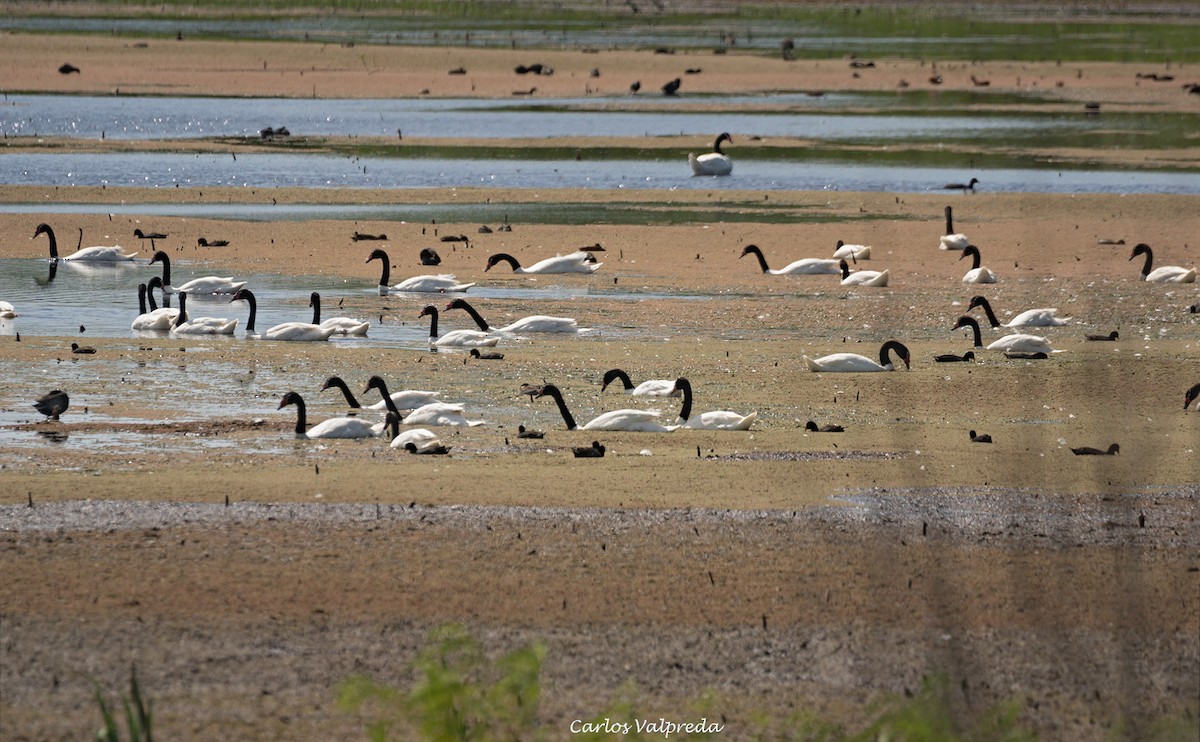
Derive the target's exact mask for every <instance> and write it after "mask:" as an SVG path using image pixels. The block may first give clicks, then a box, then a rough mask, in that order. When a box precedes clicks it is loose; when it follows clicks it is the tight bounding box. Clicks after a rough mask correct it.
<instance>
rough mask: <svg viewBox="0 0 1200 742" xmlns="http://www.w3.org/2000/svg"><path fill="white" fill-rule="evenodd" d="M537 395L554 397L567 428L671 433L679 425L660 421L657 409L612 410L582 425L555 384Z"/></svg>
mask: <svg viewBox="0 0 1200 742" xmlns="http://www.w3.org/2000/svg"><path fill="white" fill-rule="evenodd" d="M534 396H535V397H553V398H554V402H555V404H557V405H558V411H559V412H560V413H561V414H562V417H563V422H565V423H566V424H567V430H627V431H633V432H639V433H670V432H671V431H672V430H675V429H676V428H678V427H679V426H678V425H663V424H662V423H661V422H659V421H658V418H659V417H661V415H660V414H659V413H658V412H657V411H655V410H611V411H609V412H605V413H604V414H602V415H600V416H599V417H597V418H596V419H594V420H592V421H591V422H589V423H587V424H586V425H584V426H582V427H580V426H579V425H578V424H577V423H576V422H575V418H574V417H572V416H571V411H570V410H568V409H567V403H566V402H564V401H563V397H562V392H560V391H559V390H558V387H556V386H554V385H553V384H546V385H545V386H543V387H541V388H540V389H538V390H537V393H536V394H535V395H534Z"/></svg>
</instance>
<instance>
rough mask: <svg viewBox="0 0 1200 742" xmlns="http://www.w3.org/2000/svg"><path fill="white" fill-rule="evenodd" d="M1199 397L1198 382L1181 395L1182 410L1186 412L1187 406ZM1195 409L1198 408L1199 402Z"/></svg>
mask: <svg viewBox="0 0 1200 742" xmlns="http://www.w3.org/2000/svg"><path fill="white" fill-rule="evenodd" d="M1197 397H1200V384H1196V385H1195V386H1193V387H1192V388H1191V389H1188V390H1187V392H1186V393H1185V394H1184V395H1183V411H1184V412H1187V408H1188V407H1190V406H1191V404H1192V402H1195V401H1196V398H1197ZM1196 409H1197V410H1200V404H1198V405H1196Z"/></svg>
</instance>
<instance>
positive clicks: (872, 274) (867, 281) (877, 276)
mask: <svg viewBox="0 0 1200 742" xmlns="http://www.w3.org/2000/svg"><path fill="white" fill-rule="evenodd" d="M838 269H839V271H840V272H841V274H842V285H843V286H876V287H882V286H887V285H888V277H889V276H888V272H887V271H886V270H882V271H854V272H853V273H851V272H850V264H849V263H847V262H846V261H845V260H839V261H838Z"/></svg>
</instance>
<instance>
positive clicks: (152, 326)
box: [129, 283, 179, 332]
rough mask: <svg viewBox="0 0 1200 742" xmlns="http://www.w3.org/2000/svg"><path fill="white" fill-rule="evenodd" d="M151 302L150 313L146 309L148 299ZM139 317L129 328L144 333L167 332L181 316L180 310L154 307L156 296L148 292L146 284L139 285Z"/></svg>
mask: <svg viewBox="0 0 1200 742" xmlns="http://www.w3.org/2000/svg"><path fill="white" fill-rule="evenodd" d="M147 298H149V300H150V308H149V311H147V309H146V299H147ZM138 309H139V310H140V311H139V312H138V316H136V317H134V318H133V322H131V323H130V325H129V328H130V329H131V330H138V331H142V332H166V331H168V330H170V329H171V325H173V324H175V319H176V318H177V317H178V316H179V310H178V309H172V308H170V307H162V308H161V309H160V308H157V307H155V306H154V296H153V295H152V294H151V293H150V292H149V291H147V290H146V284H144V283H139V284H138Z"/></svg>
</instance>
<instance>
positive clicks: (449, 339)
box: [417, 304, 500, 348]
mask: <svg viewBox="0 0 1200 742" xmlns="http://www.w3.org/2000/svg"><path fill="white" fill-rule="evenodd" d="M417 316H418V317H429V318H430V320H429V344H430V345H432V346H435V347H438V348H484V347H490V346H493V345H495V344H497V343H499V342H500V338H498V337H494V336H491V335H488V334H487V333H486V332H482V331H480V330H451V331H450V332H447V333H446V334H445V335H440V336H439V335H438V310H437V307H435V306H433V305H432V304H430V305H428V306H426V307H425V308H424V309H422V310H421V313H420V314H419V315H417Z"/></svg>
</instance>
